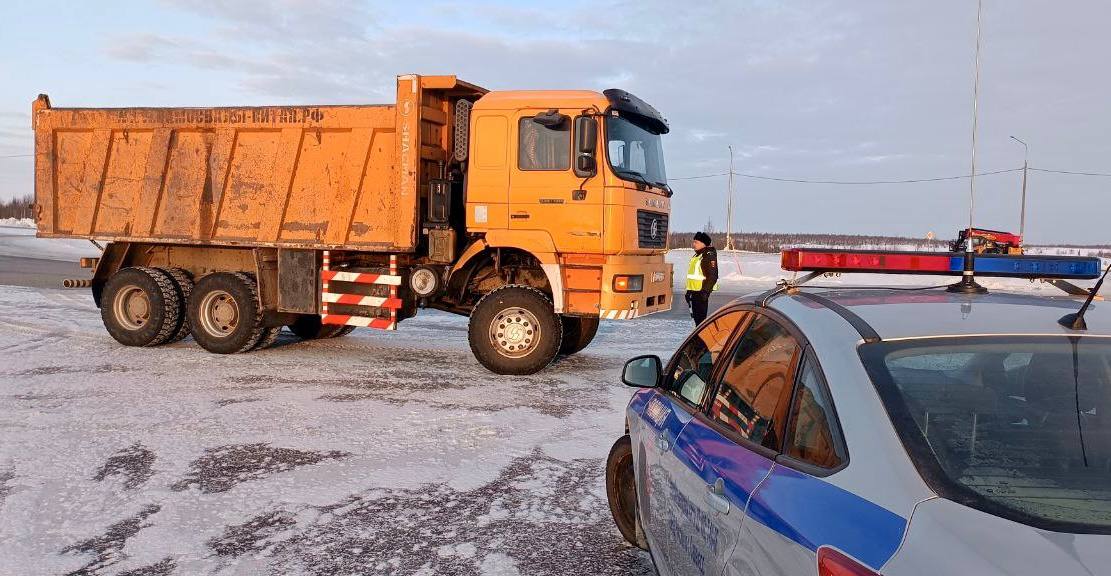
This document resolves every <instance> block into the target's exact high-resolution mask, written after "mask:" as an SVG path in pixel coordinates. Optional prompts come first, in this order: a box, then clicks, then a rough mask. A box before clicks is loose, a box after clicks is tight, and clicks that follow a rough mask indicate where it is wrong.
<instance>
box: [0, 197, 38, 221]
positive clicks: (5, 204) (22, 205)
mask: <svg viewBox="0 0 1111 576" xmlns="http://www.w3.org/2000/svg"><path fill="white" fill-rule="evenodd" d="M34 203H35V197H34V196H31V195H30V194H28V195H26V196H22V197H20V198H12V199H10V200H0V218H31V217H33V214H34V212H33V209H32V206H33V205H34Z"/></svg>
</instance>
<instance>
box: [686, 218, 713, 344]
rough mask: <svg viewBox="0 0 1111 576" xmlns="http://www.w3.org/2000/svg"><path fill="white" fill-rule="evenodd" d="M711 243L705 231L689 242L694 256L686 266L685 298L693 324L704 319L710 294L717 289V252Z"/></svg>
mask: <svg viewBox="0 0 1111 576" xmlns="http://www.w3.org/2000/svg"><path fill="white" fill-rule="evenodd" d="M712 243H713V240H711V239H710V235H709V234H707V233H705V232H698V233H696V234H695V235H694V241H693V242H692V243H691V247H692V248H694V257H693V258H691V262H690V265H689V266H687V295H686V299H687V306H688V307H689V308H690V311H691V318H694V325H695V326H697V325H699V324H701V323H702V321H703V320H705V319H706V312H707V310H708V309H709V307H710V294H711V293H712V292H713V291H714V290H717V289H718V253H717V250H714V247H713V246H711V244H712Z"/></svg>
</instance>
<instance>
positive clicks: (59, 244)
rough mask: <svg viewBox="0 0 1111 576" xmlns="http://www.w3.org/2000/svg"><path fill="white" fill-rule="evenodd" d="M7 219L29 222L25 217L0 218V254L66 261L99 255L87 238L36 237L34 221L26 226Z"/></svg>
mask: <svg viewBox="0 0 1111 576" xmlns="http://www.w3.org/2000/svg"><path fill="white" fill-rule="evenodd" d="M9 221H14V222H24V221H27V222H30V221H29V220H27V219H26V218H24V219H23V220H15V219H14V218H5V219H4V220H0V256H16V257H19V258H40V259H43V260H67V261H76V260H78V259H79V258H81V257H83V256H100V250H99V249H98V248H97V247H96V246H93V244H92V243H91V242H89V241H88V240H76V239H72V238H37V237H36V236H35V227H34V223H31V224H30V227H28V226H25V225H24V224H9V223H8V222H9Z"/></svg>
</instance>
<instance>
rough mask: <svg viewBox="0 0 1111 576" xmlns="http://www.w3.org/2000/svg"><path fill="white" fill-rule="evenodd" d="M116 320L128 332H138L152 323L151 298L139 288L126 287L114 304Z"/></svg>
mask: <svg viewBox="0 0 1111 576" xmlns="http://www.w3.org/2000/svg"><path fill="white" fill-rule="evenodd" d="M114 308H115V312H116V318H117V319H118V320H119V321H120V324H123V326H124V328H126V329H128V330H138V329H140V328H142V327H143V326H145V325H146V324H147V322H149V321H150V298H149V297H147V293H146V291H145V290H143V289H142V288H139V287H138V286H125V287H124V289H123V290H120V291H119V294H118V295H117V296H116V301H115V302H114Z"/></svg>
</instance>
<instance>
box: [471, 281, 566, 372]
mask: <svg viewBox="0 0 1111 576" xmlns="http://www.w3.org/2000/svg"><path fill="white" fill-rule="evenodd" d="M467 336H468V340H469V341H470V345H471V352H472V353H474V356H475V358H476V359H477V360H478V362H479V364H482V365H483V366H484V367H486V369H487V370H489V371H491V372H493V373H495V374H503V375H523V374H535V373H536V372H539V371H540V370H543V369H544V367H545V366H547V365H548V364H550V363H551V362H552V360H553V359H555V357H556V354H558V353H559V347H560V344H561V343H562V341H563V324H562V323H561V322H560V320H559V316H558V315H557V314H556V313H555V311H554V310H553V309H552V302H551V300H549V299H548V297H547V296H546V295H545V294H544V293H543V292H541V291H539V290H537V289H536V288H532V287H530V286H522V285H516V284H510V285H508V286H503V287H501V288H498V289H497V290H494V291H492V292H490V293H488V294H486V295H485V296H483V297H482V299H481V300H479V301H478V304H476V305H475V307H474V310H473V311H472V312H471V321H470V325H469V327H468V330H467Z"/></svg>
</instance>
